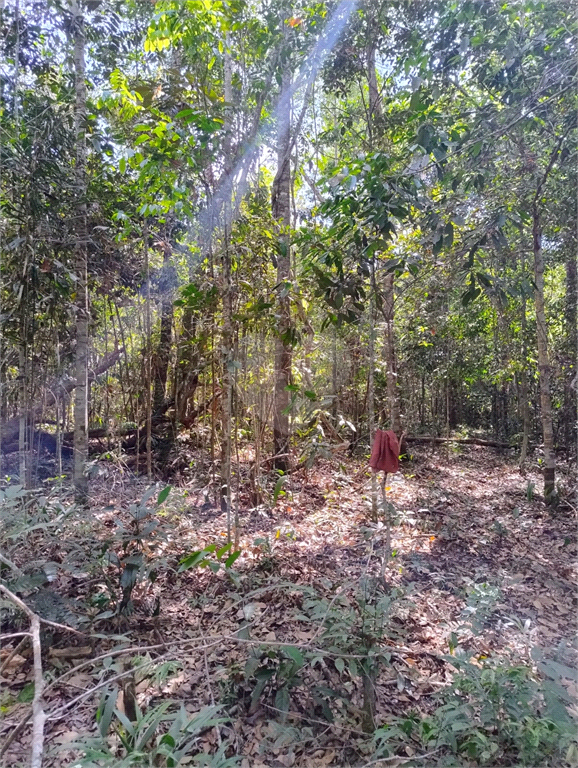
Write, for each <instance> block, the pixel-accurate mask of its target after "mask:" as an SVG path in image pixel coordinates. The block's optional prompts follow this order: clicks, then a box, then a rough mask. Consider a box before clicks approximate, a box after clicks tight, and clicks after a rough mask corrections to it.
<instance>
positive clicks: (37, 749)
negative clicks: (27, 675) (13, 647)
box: [0, 584, 46, 768]
mask: <svg viewBox="0 0 578 768" xmlns="http://www.w3.org/2000/svg"><path fill="white" fill-rule="evenodd" d="M0 591H2V592H3V593H4V594H5V595H6V597H7V598H8V599H9V600H10V601H11V602H13V603H14V605H16V606H18V608H20V609H21V610H22V611H24V613H25V614H26V615H27V616H28V618H29V619H30V632H31V633H32V651H33V657H34V699H33V700H32V758H31V761H30V766H31V768H41V766H42V753H43V751H44V722H45V720H46V714H45V712H44V709H43V706H42V696H43V693H44V676H43V673H42V646H41V644H40V621H41V620H40V616H38V614H36V613H34V611H32V610H31V609H30V608H29V607H28V606H27V605H26V603H24V602H23V601H22V600H21V599H20V598H19V597H17V596H16V595H15V594H13V593H12V592H11V591H10V590H9V589H8V588H7V587H5V586H4V585H3V584H0ZM21 645H22V643H21ZM27 720H28V718H26V721H24V722H23V723H21V726H22V728H23V727H24V725H25V724H26V722H27ZM18 727H20V726H18ZM11 736H12V738H10V737H9V739H8V741H7V743H5V744H4V747H3V749H2V753H1V754H4V752H5V750H6V749H7V748H8V745H9V744H10V742H11V741H12V740H13V739H14V738H15V733H14V731H13V732H12V734H11Z"/></svg>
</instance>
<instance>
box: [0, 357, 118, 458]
mask: <svg viewBox="0 0 578 768" xmlns="http://www.w3.org/2000/svg"><path fill="white" fill-rule="evenodd" d="M122 351H123V350H122V349H115V350H114V352H111V353H110V354H108V355H106V357H104V358H103V360H102V361H101V362H100V363H99V364H98V365H97V366H96V367H95V368H92V369H89V371H88V381H89V383H92V382H93V381H95V380H96V379H98V377H99V376H101V375H102V374H103V373H105V372H106V371H108V369H109V368H112V366H113V365H114V364H115V363H116V362H118V359H119V358H120V356H121V354H122ZM75 387H76V379H75V378H72V377H71V376H63V377H61V378H60V379H57V380H56V381H53V382H51V383H50V384H49V385H48V386H47V387H46V394H45V397H44V399H43V400H41V402H40V403H39V405H35V406H34V407H32V408H31V409H30V411H29V413H28V418H29V421H30V422H32V423H36V422H38V421H40V420H41V419H42V413H43V411H44V410H45V408H50V407H51V406H52V405H54V404H55V403H57V402H58V401H59V400H60V399H61V398H62V397H64V396H65V395H68V394H69V393H70V392H72V390H73V389H74V388H75ZM19 431H20V416H15V417H14V418H12V419H8V420H7V421H5V422H4V423H3V424H0V449H1V450H2V452H3V453H10V452H11V451H17V450H18V433H19ZM14 446H16V447H14Z"/></svg>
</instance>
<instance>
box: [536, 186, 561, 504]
mask: <svg viewBox="0 0 578 768" xmlns="http://www.w3.org/2000/svg"><path fill="white" fill-rule="evenodd" d="M532 240H533V247H534V285H535V289H534V300H535V304H536V335H537V340H538V372H539V378H540V408H541V419H542V434H543V440H544V499H545V500H546V503H547V504H553V503H554V502H555V498H556V487H555V476H556V454H555V452H554V430H553V419H552V397H551V394H550V373H551V371H550V360H549V356H548V326H547V324H546V312H545V306H544V252H543V251H542V231H541V227H540V212H539V209H538V201H537V199H534V201H533V203H532Z"/></svg>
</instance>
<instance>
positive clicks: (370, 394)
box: [367, 265, 378, 523]
mask: <svg viewBox="0 0 578 768" xmlns="http://www.w3.org/2000/svg"><path fill="white" fill-rule="evenodd" d="M371 269H372V273H373V265H372V267H371ZM372 277H373V274H372ZM374 302H375V299H374V294H373V291H372V293H371V297H370V301H369V350H368V353H369V354H368V357H369V360H368V365H369V370H368V373H367V376H368V378H367V422H368V427H369V449H370V450H371V449H372V447H373V438H374V437H375V333H374V325H375V312H374ZM371 519H372V520H373V522H375V523H376V522H377V519H378V518H377V478H376V473H375V472H372V473H371Z"/></svg>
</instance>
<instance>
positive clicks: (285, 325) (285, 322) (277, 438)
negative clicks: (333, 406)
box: [271, 61, 292, 471]
mask: <svg viewBox="0 0 578 768" xmlns="http://www.w3.org/2000/svg"><path fill="white" fill-rule="evenodd" d="M290 87H291V70H290V68H289V61H287V62H286V63H285V65H284V68H283V73H282V77H281V91H282V93H283V94H288V92H289V89H290ZM281 103H282V104H283V103H286V107H287V114H280V115H278V122H277V173H276V176H275V179H274V181H273V189H272V193H271V210H272V213H273V218H275V219H277V221H278V224H279V252H278V256H277V284H278V291H279V294H278V299H277V338H276V340H275V402H274V407H273V453H274V455H275V456H277V457H278V458H277V459H275V467H276V468H277V469H281V470H283V471H286V470H287V468H288V466H289V462H288V457H287V455H286V454H287V453H288V452H289V415H288V413H287V412H286V411H287V408H288V406H289V391H288V389H287V387H288V386H289V384H290V383H291V362H292V349H291V343H290V338H289V335H290V333H291V305H290V299H289V292H288V290H287V286H286V284H287V283H288V282H289V280H290V279H291V238H290V234H289V229H290V226H291V163H290V159H291V105H290V100H289V99H288V98H287V99H286V101H285V100H284V99H283V97H282V100H281Z"/></svg>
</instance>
